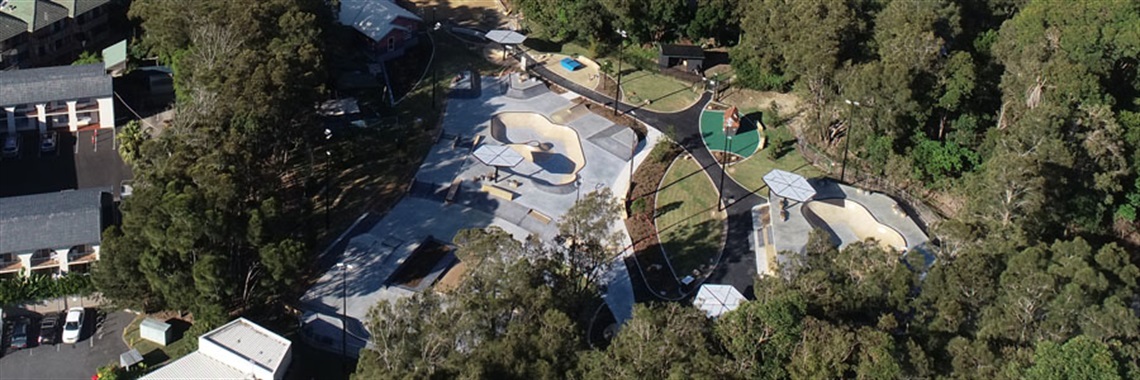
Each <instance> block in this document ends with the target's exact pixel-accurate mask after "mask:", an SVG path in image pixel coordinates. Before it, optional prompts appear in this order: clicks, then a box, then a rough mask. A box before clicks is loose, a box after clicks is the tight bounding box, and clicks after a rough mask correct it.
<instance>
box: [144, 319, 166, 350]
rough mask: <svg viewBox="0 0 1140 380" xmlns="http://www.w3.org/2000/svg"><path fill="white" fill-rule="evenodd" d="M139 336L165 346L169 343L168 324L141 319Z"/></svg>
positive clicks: (155, 320)
mask: <svg viewBox="0 0 1140 380" xmlns="http://www.w3.org/2000/svg"><path fill="white" fill-rule="evenodd" d="M139 336H140V337H142V338H143V339H146V340H149V341H151V342H155V343H158V344H161V345H163V346H165V345H167V344H168V343H170V324H169V323H166V322H162V321H159V320H157V319H154V318H147V319H143V321H142V324H140V325H139Z"/></svg>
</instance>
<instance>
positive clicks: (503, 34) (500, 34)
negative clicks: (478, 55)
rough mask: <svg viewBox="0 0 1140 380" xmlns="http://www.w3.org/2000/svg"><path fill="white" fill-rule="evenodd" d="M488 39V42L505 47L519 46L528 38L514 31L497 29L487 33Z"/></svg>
mask: <svg viewBox="0 0 1140 380" xmlns="http://www.w3.org/2000/svg"><path fill="white" fill-rule="evenodd" d="M486 37H487V39H488V40H491V41H495V42H498V43H500V44H503V45H518V44H521V43H523V41H526V36H524V35H522V34H521V33H519V32H515V31H513V30H502V29H496V30H492V31H490V32H487V34H486Z"/></svg>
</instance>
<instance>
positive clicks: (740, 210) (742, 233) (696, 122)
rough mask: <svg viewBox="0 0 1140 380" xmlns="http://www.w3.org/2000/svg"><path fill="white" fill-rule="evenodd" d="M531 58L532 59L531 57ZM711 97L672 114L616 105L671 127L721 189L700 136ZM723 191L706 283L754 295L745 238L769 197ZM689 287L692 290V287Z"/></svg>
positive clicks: (731, 185)
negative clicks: (723, 216)
mask: <svg viewBox="0 0 1140 380" xmlns="http://www.w3.org/2000/svg"><path fill="white" fill-rule="evenodd" d="M531 61H532V62H533V60H531ZM531 70H532V71H534V72H535V73H536V74H538V75H540V76H542V77H543V78H546V80H549V81H551V82H554V83H555V84H558V85H559V86H562V87H563V88H565V89H567V90H570V91H573V92H575V93H578V94H579V95H582V96H584V97H586V98H588V99H590V100H592V101H594V102H597V103H600V104H605V105H607V106H612V104H613V98H612V97H610V96H607V95H604V94H601V93H599V92H597V91H594V90H592V89H588V88H585V87H582V86H580V85H578V84H577V83H574V82H571V81H570V80H567V79H566V78H563V77H561V76H559V75H557V74H554V73H553V72H551V71H550V70H549V69H547V68H546V67H544V66H537V67H534V68H532V69H531ZM711 98H712V94H710V93H708V92H705V93H704V94H703V95H702V96H701V98H700V100H698V101H697V102H696V103H695V104H693V105H692V106H691V107H689V108H687V109H685V110H682V111H679V112H674V113H660V112H653V111H650V110H646V109H643V108H640V107H636V106H633V105H629V104H625V103H621V104H619V105H618V110H620V111H621V112H623V113H626V114H628V115H630V116H632V117H634V118H636V119H638V120H640V121H642V122H644V123H645V124H648V125H650V126H652V127H653V128H656V129H657V130H659V131H664V130H668V128H667V127H668V126H672V127H673V130H674V131H676V133H677V136H673V137H674V138H676V139H677V140H678V142H679V143H680V144H681V145H682V146H683V147H684V148H685V150H686V151H688V152H689V154H691V155H693V158H694V159H696V160H697V163H698V164H700V165H701V167H703V168H704V169H705V172H706V173H708V175H709V177H710V178H712V180H713V182H714V183H715V185H716V186H717V188H718V190H722V189H720V186H721V183H720V182H721V181H720V178H721V173H722V172H721V167H720V165H719V164H718V163H717V162H716V160H715V159H714V158H713V156H712V153H710V152H709V150H708V148H707V147H706V146H705V143H704V141H703V139H702V138H701V128H700V117H701V110H702V109H703V108H704V106H705V104H707V103H708V102H709V100H710V99H711ZM723 194H724V197H725V200H726V201H728V202H729V207H728V239H727V241H726V242H725V247H724V251H723V252H722V253H721V258H720V262H719V263H718V264H717V266H716V269H714V270H713V273H712V274H710V275H709V277H708V278H707V279H706V280H705V282H707V283H710V284H729V285H732V286H733V287H735V288H736V289H737V290H739V291H740V292H741V293H743V294H744V295H745V297H748V298H753V291H752V287H753V284H754V278H755V277H756V256H755V255H753V253H752V250H751V243H750V242H749V240H748V239H749V236H750V235H751V234H752V228H753V226H752V216H751V211H752V207H753V206H756V205H758V204H761V203H764V202H767V201H768V200H767V199H765V198H763V197H761V196H759V195H756V194H754V193H753V191H750V190H748V189H745V188H744V187H743V186H740V184H738V183H736V181H733V180H731V179H729V178H727V177H726V178H725V180H724V189H723ZM635 265H636V264H635ZM628 268H629V271H630V272H631V273H630V278H631V279H634V280H635V281H634V287H635V288H636V287H642V286H647V285H646V284H645V282H644V281H636V279H638V278H641V277H642V276H641V275H640V273H634V272H636V271H638V268H636V267H633V266H629V267H628ZM694 285H695V284H694ZM692 289H695V287H693V288H692ZM636 293H638V294H654V295H657V293H656V292H653V291H648V292H641V291H637V292H636Z"/></svg>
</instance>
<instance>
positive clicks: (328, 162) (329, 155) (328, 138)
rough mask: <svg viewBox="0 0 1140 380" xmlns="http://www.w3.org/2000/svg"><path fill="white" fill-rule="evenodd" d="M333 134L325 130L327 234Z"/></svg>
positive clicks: (327, 231)
mask: <svg viewBox="0 0 1140 380" xmlns="http://www.w3.org/2000/svg"><path fill="white" fill-rule="evenodd" d="M332 136H333V132H332V130H331V129H328V128H325V195H324V196H323V197H322V198H324V200H325V233H326V234H327V233H329V224H330V222H329V195H330V190H332V189H331V187H332V179H331V177H330V176H329V167H330V166H332V151H330V150H329V144H330V143H331V140H332Z"/></svg>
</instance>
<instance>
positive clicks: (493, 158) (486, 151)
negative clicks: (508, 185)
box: [473, 144, 523, 168]
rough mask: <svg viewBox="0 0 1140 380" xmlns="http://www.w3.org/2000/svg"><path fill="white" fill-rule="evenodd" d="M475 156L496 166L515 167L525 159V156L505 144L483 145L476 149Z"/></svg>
mask: <svg viewBox="0 0 1140 380" xmlns="http://www.w3.org/2000/svg"><path fill="white" fill-rule="evenodd" d="M473 154H474V155H475V158H476V159H478V160H479V162H482V163H484V164H486V165H490V166H494V167H506V168H510V167H514V166H515V165H518V164H519V163H521V162H522V161H523V156H522V155H521V154H519V152H516V151H515V150H514V149H511V147H509V146H505V145H486V144H484V145H482V146H480V147H479V148H478V149H475V153H473Z"/></svg>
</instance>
